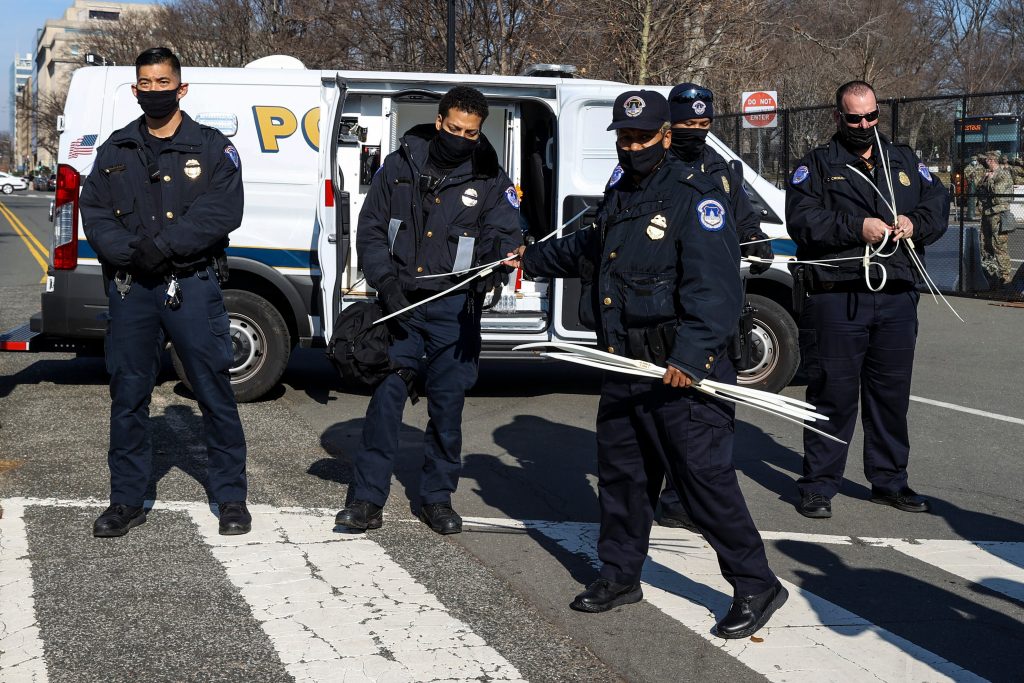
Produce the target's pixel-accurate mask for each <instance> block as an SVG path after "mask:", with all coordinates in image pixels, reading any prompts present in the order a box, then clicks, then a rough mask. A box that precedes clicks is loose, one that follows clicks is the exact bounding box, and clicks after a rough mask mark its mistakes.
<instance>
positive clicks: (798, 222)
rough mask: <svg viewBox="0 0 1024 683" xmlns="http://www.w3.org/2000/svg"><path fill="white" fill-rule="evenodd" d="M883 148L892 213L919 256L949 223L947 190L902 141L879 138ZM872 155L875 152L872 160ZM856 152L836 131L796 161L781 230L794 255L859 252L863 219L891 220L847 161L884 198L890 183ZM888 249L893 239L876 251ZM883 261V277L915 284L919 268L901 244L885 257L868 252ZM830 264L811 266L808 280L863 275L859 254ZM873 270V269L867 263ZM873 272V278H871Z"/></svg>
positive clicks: (878, 166)
mask: <svg viewBox="0 0 1024 683" xmlns="http://www.w3.org/2000/svg"><path fill="white" fill-rule="evenodd" d="M882 147H883V149H884V150H885V153H886V155H887V156H888V157H889V163H890V166H891V169H890V170H891V173H892V186H893V191H894V192H895V195H896V212H897V213H899V214H902V215H905V216H907V217H908V218H909V219H910V220H911V221H912V222H913V224H914V234H913V235H912V237H911V239H912V240H913V241H914V245H915V247H916V252H917V255H918V256H920V257H921V260H922V262H923V261H924V252H925V250H924V247H925V246H926V245H929V244H932V243H933V242H935V241H936V240H938V239H939V238H940V237H942V234H943V233H944V232H946V228H947V227H948V226H949V221H948V217H949V194H948V193H947V192H946V188H945V186H944V185H943V184H942V183H941V182H940V181H939V179H938V178H936V177H934V176H933V175H931V173H930V172H929V171H928V167H927V166H925V165H924V164H923V163H921V161H920V160H919V159H918V158H917V156H916V155H915V154H914V152H913V150H911V149H910V148H909V147H907V146H906V145H898V144H893V143H891V142H889V141H888V140H887V139H886V138H885V137H884V136H883V137H882ZM877 158H878V151H877V150H875V152H874V156H873V157H872V160H876V159H877ZM860 163H862V162H861V160H860V157H858V156H857V155H855V154H854V153H853V152H850V151H849V150H848V149H846V147H845V146H843V145H842V144H841V143H840V142H839V140H838V139H837V137H836V136H833V137H832V140H831V141H830V142H829V143H828V144H827V145H822V146H820V147H817V148H815V149H814V150H812V151H811V152H810V153H809V154H808V155H807V156H805V157H804V158H803V159H801V160H800V162H799V164H797V168H796V171H794V173H793V177H792V178H791V179H790V181H789V184H788V186H787V188H786V228H787V230H788V232H789V235H790V237H792V238H793V241H794V242H796V245H797V252H796V256H797V258H798V259H800V260H808V259H828V258H841V257H850V256H863V255H864V245H865V242H864V239H863V237H862V234H861V230H862V226H863V222H864V219H865V218H868V217H873V218H880V219H882V220H884V221H885V222H886V223H889V224H892V222H893V217H892V212H891V211H889V209H888V208H886V206H885V205H884V204H883V203H882V200H881V199H880V198H879V196H878V193H876V192H875V190H873V189H872V188H871V187H869V186H868V184H867V182H865V180H864V179H863V178H861V177H860V176H858V175H857V174H856V173H854V172H853V171H851V170H850V169H849V168H848V166H847V165H850V166H853V167H854V168H858V170H860V171H861V173H863V174H864V175H866V176H867V177H868V178H871V179H872V180H873V181H874V183H875V184H876V185H877V187H878V188H879V189H880V190H881V192H882V194H883V195H884V196H885V197H886V198H887V199H888V197H889V186H888V183H887V182H886V180H885V177H884V174H883V171H882V167H881V164H879V163H874V170H873V171H868V170H867V169H866V168H865V167H862V166H860V165H859V164H860ZM890 251H892V243H891V242H890V243H889V244H887V245H886V247H885V248H884V249H883V253H888V252H890ZM874 260H875V262H878V263H881V264H882V265H884V266H885V269H886V271H887V273H888V280H889V282H893V281H901V282H907V283H911V284H916V283H917V282H918V281H919V280H920V274H919V273H918V272H917V269H916V268H915V267H914V264H913V263H912V262H911V260H910V256H909V255H908V254H907V252H906V248H905V247H900V248H899V249H897V250H896V251H895V253H893V254H892V256H889V257H888V258H881V257H880V256H879V257H875V259H874ZM834 265H835V266H837V267H835V268H829V267H813V266H812V268H813V270H814V278H815V282H850V281H855V280H863V278H864V267H863V264H862V263H861V261H860V260H859V259H851V260H848V261H839V262H837V263H835V264H834ZM873 270H876V271H877V269H873ZM876 275H877V272H876V273H872V276H873V277H874V276H876Z"/></svg>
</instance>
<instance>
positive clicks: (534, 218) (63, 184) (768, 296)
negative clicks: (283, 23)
mask: <svg viewBox="0 0 1024 683" xmlns="http://www.w3.org/2000/svg"><path fill="white" fill-rule="evenodd" d="M268 67H271V68H268ZM562 69H563V68H562V67H555V66H545V67H542V68H540V69H535V70H532V71H531V72H528V73H527V74H524V75H522V76H515V77H510V76H475V75H465V74H458V75H456V74H420V73H382V72H381V73H377V72H345V71H338V72H335V71H316V70H307V69H305V68H302V65H301V64H300V63H298V62H297V61H296V60H293V59H291V58H280V57H272V58H266V59H264V60H258V61H257V62H254V63H253V64H251V65H249V67H247V68H244V69H217V68H188V67H185V68H183V74H182V75H183V80H184V81H185V82H187V83H188V84H189V91H188V95H187V96H186V97H185V98H184V99H183V100H182V108H183V109H184V110H185V111H186V112H188V114H189V115H190V116H192V117H193V118H194V119H196V120H197V121H199V122H201V123H205V124H207V125H210V126H214V127H217V128H219V129H220V130H221V131H222V132H223V133H224V134H225V135H227V136H228V137H229V138H230V139H231V140H232V143H233V144H234V145H235V147H236V148H237V149H238V150H239V153H240V155H241V158H242V179H243V183H244V187H245V213H244V216H243V220H242V225H241V227H240V228H239V229H238V230H236V231H235V232H233V233H232V234H231V245H230V247H229V248H228V261H229V264H230V269H231V274H230V279H229V281H228V282H227V283H225V285H224V290H225V291H224V295H225V302H226V304H227V308H228V313H229V316H230V319H231V335H232V339H233V341H234V349H235V359H234V363H233V366H232V368H231V377H232V384H233V386H234V388H235V393H236V395H237V396H238V398H239V400H241V401H247V400H254V399H256V398H259V397H260V396H263V395H264V394H266V393H267V392H268V391H269V390H270V389H271V388H273V387H274V386H275V385H276V384H277V382H278V381H279V379H280V377H281V375H282V373H283V372H284V369H285V366H286V365H287V363H288V358H289V355H290V353H291V349H292V348H294V347H295V346H299V347H319V346H324V345H325V340H326V339H329V338H330V334H331V330H332V323H333V321H334V319H335V318H336V314H337V312H339V311H340V310H341V309H342V307H343V306H345V305H347V304H348V303H351V302H353V301H357V300H360V299H364V298H366V297H371V296H373V294H374V293H373V291H372V290H370V289H368V287H367V286H366V284H365V281H364V280H363V279H362V276H361V273H360V269H359V262H358V258H357V256H356V252H355V249H354V245H355V233H356V230H357V217H358V214H359V209H360V207H361V205H362V201H363V198H364V197H365V196H366V193H367V191H368V190H369V183H370V181H371V179H372V177H373V174H374V172H375V171H376V169H377V167H378V166H379V164H380V160H381V159H382V158H383V157H385V156H386V155H387V154H389V153H390V152H391V151H393V150H395V149H397V147H398V139H399V137H401V135H402V134H403V133H404V132H405V131H406V130H408V129H409V128H410V127H412V126H414V125H416V124H419V123H425V122H430V121H433V120H434V118H435V116H436V113H437V102H438V100H439V99H440V97H441V95H443V94H444V92H446V91H447V90H448V89H449V88H450V87H452V86H453V85H456V84H466V85H471V86H473V87H476V88H478V89H479V90H481V91H482V92H483V93H484V95H485V96H486V97H487V99H488V102H489V104H490V109H491V114H490V116H489V117H488V119H487V121H486V122H485V124H484V133H485V134H486V135H487V137H488V139H489V140H490V141H491V143H492V144H493V145H494V147H495V149H496V150H497V152H498V157H499V159H500V160H501V161H502V163H503V165H504V167H505V169H506V171H507V172H508V174H509V176H510V177H511V178H512V180H513V182H514V183H515V184H516V185H517V187H518V188H520V190H521V192H522V200H521V215H522V223H523V229H524V231H526V232H528V233H529V234H530V235H532V236H534V237H536V238H540V237H542V236H544V235H547V234H548V233H550V232H551V231H553V230H555V229H556V228H559V227H560V226H561V230H562V231H564V232H570V231H572V230H575V229H578V228H580V227H582V226H584V225H587V224H589V222H590V221H591V219H592V217H593V215H594V209H595V208H596V206H597V204H598V202H599V200H600V197H601V194H602V192H603V189H604V186H605V183H606V182H607V179H608V177H609V175H610V174H611V171H612V169H613V168H614V166H615V163H616V162H615V148H614V137H613V134H612V133H610V132H607V131H606V130H605V128H606V127H607V125H608V121H609V120H610V119H611V112H610V109H611V105H612V103H613V101H614V99H615V97H616V96H617V95H618V94H619V93H620V92H622V91H623V90H625V89H628V88H629V86H627V85H625V84H621V83H613V82H608V81H594V80H586V79H577V78H571V77H563V76H568V75H569V74H567V73H565V72H564V71H563V70H562ZM134 80H135V73H134V68H132V67H86V68H82V69H79V70H78V71H76V72H75V74H74V76H73V78H72V81H71V85H70V89H69V92H68V99H67V104H66V105H65V110H64V116H63V121H62V125H63V128H62V130H63V132H62V134H61V138H60V149H59V154H58V163H59V166H58V171H57V190H56V194H55V199H54V219H53V220H54V241H53V249H52V251H51V265H50V268H49V271H48V277H47V283H46V287H45V291H44V293H43V295H42V310H41V312H40V313H38V314H36V315H35V316H33V318H32V320H31V322H30V323H28V324H26V325H23V326H21V327H20V328H16V329H15V330H11V331H9V332H7V333H5V334H2V335H0V350H20V351H48V350H64V351H79V352H83V353H88V352H96V351H98V350H101V349H102V342H103V336H104V333H105V329H106V297H105V295H104V291H103V287H102V284H101V273H100V267H99V262H98V261H97V259H96V252H95V251H94V250H93V249H92V247H91V246H90V245H89V244H88V242H87V240H86V239H85V235H84V233H83V231H82V226H81V217H80V216H79V213H78V197H79V192H80V190H81V184H82V182H83V181H84V179H85V177H86V176H87V175H88V173H89V172H90V171H91V170H92V164H93V162H94V160H95V152H96V149H97V148H98V147H99V145H100V144H101V143H102V142H103V141H104V140H106V138H107V137H108V136H109V135H110V134H111V133H112V132H113V131H114V130H116V129H118V128H120V127H122V126H124V125H125V124H126V123H128V122H129V121H131V120H132V119H135V118H137V117H138V116H139V115H140V114H141V111H140V110H139V108H138V105H137V103H136V101H135V98H134V96H133V95H132V92H131V85H132V83H133V82H134ZM659 89H660V88H659ZM660 90H665V91H666V92H667V89H660ZM708 140H709V144H711V145H713V146H714V147H715V149H716V150H718V151H719V152H720V153H721V154H722V155H723V156H724V157H726V158H727V159H734V158H736V155H735V154H733V153H732V151H731V150H729V149H728V148H727V147H725V145H724V144H722V143H721V141H719V140H718V139H717V138H715V137H714V136H713V135H712V136H709V137H708ZM744 177H745V185H746V186H747V190H748V193H749V194H750V196H751V198H752V200H753V201H754V204H755V207H756V208H757V209H759V210H760V211H761V214H762V220H763V222H762V229H763V230H764V231H765V232H766V233H768V234H769V235H771V236H785V227H784V224H783V216H784V208H783V204H784V198H783V193H782V192H781V191H780V190H779V189H777V188H775V187H774V186H773V185H771V184H770V183H769V182H767V181H766V180H765V179H763V178H761V177H760V176H758V175H757V174H756V173H754V172H753V171H752V170H751V169H750V168H749V167H744ZM774 248H775V251H776V253H777V254H781V255H786V254H792V253H793V250H794V249H793V244H792V242H789V241H788V240H779V241H776V242H774ZM791 282H792V280H791V278H790V276H789V273H788V271H787V270H786V269H785V267H784V266H782V265H775V266H773V268H772V269H771V270H769V271H768V272H767V273H765V274H764V275H761V276H758V277H750V278H749V279H748V281H747V292H748V294H749V295H750V296H749V298H750V300H751V302H752V303H753V305H754V307H755V309H756V312H755V316H754V318H755V330H754V353H753V357H754V361H755V364H754V366H753V367H752V368H751V369H750V370H748V371H746V372H744V373H742V376H741V382H743V383H746V384H750V385H753V386H756V387H758V388H764V389H768V390H772V391H777V390H779V389H781V388H782V387H784V386H785V385H786V384H787V383H788V382H789V380H790V379H791V378H792V376H793V374H794V373H795V372H796V368H797V364H798V358H799V356H798V349H797V337H796V326H795V324H794V322H793V320H792V317H791V316H790V314H789V313H788V312H787V311H788V309H789V306H790V300H791V296H792V295H791V291H792V286H791ZM579 296H580V287H579V282H578V281H577V280H554V281H550V282H549V281H544V280H538V281H530V280H524V279H523V278H522V276H521V274H519V273H516V274H514V275H513V278H512V280H511V281H510V283H509V285H508V286H507V287H505V288H504V290H503V292H502V294H501V296H500V300H498V301H494V302H492V303H493V304H494V305H493V307H492V308H490V309H489V310H487V311H486V312H485V315H484V318H483V337H484V357H485V358H487V357H492V358H493V357H502V358H514V357H522V358H527V357H530V358H532V357H533V356H532V355H529V356H527V355H522V356H520V355H519V354H517V353H516V352H513V351H512V348H513V347H514V346H516V345H518V344H521V343H525V342H530V341H544V340H554V339H557V340H567V341H574V342H581V343H587V342H593V340H594V334H593V332H591V331H589V330H587V329H585V328H584V327H583V326H582V325H581V324H580V321H579V318H578V315H577V304H578V301H579ZM174 360H175V369H176V370H177V372H178V375H179V377H181V378H182V379H183V380H184V371H183V369H182V368H181V365H180V363H178V362H177V359H176V357H175V358H174Z"/></svg>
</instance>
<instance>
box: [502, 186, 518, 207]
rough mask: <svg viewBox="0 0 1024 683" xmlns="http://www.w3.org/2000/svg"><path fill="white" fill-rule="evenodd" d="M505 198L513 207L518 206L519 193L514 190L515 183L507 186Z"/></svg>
mask: <svg viewBox="0 0 1024 683" xmlns="http://www.w3.org/2000/svg"><path fill="white" fill-rule="evenodd" d="M505 199H507V200H508V203H509V204H511V205H512V208H513V209H518V208H519V193H518V192H516V188H515V185H509V186H508V188H506V189H505Z"/></svg>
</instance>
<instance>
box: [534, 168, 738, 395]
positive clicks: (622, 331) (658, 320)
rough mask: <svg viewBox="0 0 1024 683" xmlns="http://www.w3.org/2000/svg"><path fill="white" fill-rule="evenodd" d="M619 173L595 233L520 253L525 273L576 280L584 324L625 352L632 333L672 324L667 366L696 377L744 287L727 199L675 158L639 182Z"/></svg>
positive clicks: (722, 336) (724, 333) (712, 356)
mask: <svg viewBox="0 0 1024 683" xmlns="http://www.w3.org/2000/svg"><path fill="white" fill-rule="evenodd" d="M621 175H622V172H621V169H619V168H616V171H615V173H613V175H612V179H611V180H610V181H609V186H608V188H607V189H606V190H605V196H604V200H603V202H602V204H601V208H600V209H599V211H598V219H597V223H596V225H595V227H593V228H590V229H584V230H579V231H577V232H574V233H572V234H571V235H568V236H566V237H563V238H562V239H559V240H553V241H548V242H539V243H537V244H535V245H531V246H530V247H528V248H527V249H526V252H525V253H524V255H523V268H524V270H525V271H526V272H527V273H529V274H531V275H543V276H548V277H579V278H581V280H582V285H583V296H582V299H581V301H580V319H581V320H582V321H583V322H584V324H587V325H588V326H591V327H592V328H593V329H595V330H596V331H597V337H598V343H599V346H601V347H604V348H606V350H608V351H609V352H611V353H615V354H618V355H621V356H631V357H636V356H635V353H632V354H631V352H630V350H629V339H630V330H636V329H643V328H647V329H650V328H653V327H657V326H660V325H663V324H665V323H668V324H673V323H674V324H676V326H675V338H674V343H672V344H671V350H668V349H666V351H667V360H668V362H669V363H670V364H672V365H674V366H675V367H677V368H679V369H680V370H683V371H684V372H686V374H688V375H690V376H691V377H693V378H694V379H697V380H701V379H704V378H705V377H707V376H708V375H710V374H712V373H713V369H714V367H715V364H716V360H717V359H718V358H720V357H722V356H723V355H724V354H725V353H726V345H727V342H728V340H729V338H730V337H731V336H732V335H733V334H734V333H735V331H736V324H737V320H738V319H739V314H740V308H741V306H742V303H743V291H742V285H741V281H740V272H739V262H740V250H739V241H738V240H737V237H736V231H735V228H734V226H733V225H732V217H731V212H730V211H729V210H728V209H727V206H728V201H729V198H728V195H726V194H725V193H724V192H723V191H722V188H721V186H720V185H715V184H713V183H712V182H711V180H710V179H709V177H708V176H706V175H703V174H701V173H698V172H695V171H693V170H690V169H688V168H686V167H685V166H683V164H682V162H680V161H678V160H677V159H676V158H675V157H674V155H672V154H671V153H669V154H667V155H666V159H665V162H663V163H662V164H661V166H660V167H659V168H658V169H657V170H656V171H655V172H654V173H652V174H651V175H650V176H648V177H647V178H645V179H643V180H642V181H641V182H640V184H639V185H635V184H633V183H632V181H631V180H630V179H628V178H623V177H621Z"/></svg>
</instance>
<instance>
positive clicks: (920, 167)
mask: <svg viewBox="0 0 1024 683" xmlns="http://www.w3.org/2000/svg"><path fill="white" fill-rule="evenodd" d="M917 172H918V173H920V174H921V177H922V178H924V179H925V181H926V182H929V183H930V182H931V181H932V174H931V172H930V171H929V170H928V167H927V166H925V165H924V163H923V162H920V161H919V162H918V163H917Z"/></svg>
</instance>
